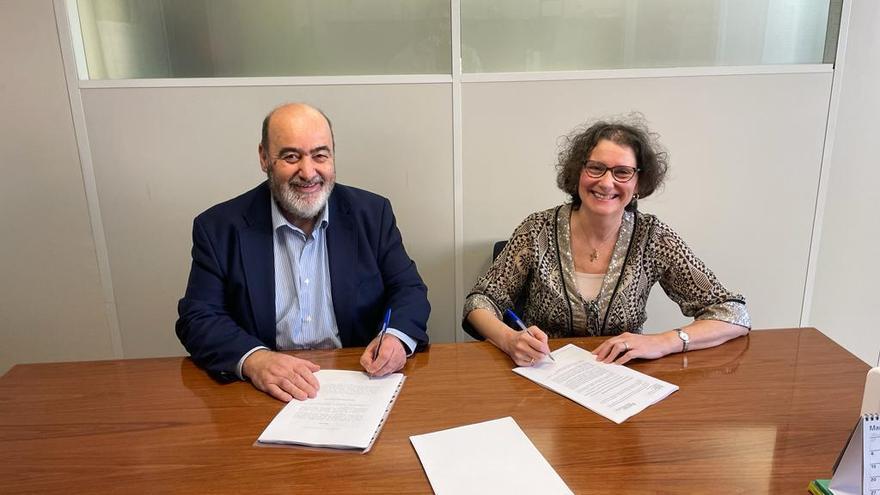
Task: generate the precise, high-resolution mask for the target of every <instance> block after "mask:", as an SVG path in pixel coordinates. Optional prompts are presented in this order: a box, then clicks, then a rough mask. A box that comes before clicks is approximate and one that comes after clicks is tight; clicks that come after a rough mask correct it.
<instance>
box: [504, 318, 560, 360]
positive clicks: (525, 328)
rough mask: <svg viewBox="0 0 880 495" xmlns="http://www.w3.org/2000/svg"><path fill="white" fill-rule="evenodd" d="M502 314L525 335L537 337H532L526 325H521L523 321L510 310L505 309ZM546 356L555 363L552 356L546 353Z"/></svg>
mask: <svg viewBox="0 0 880 495" xmlns="http://www.w3.org/2000/svg"><path fill="white" fill-rule="evenodd" d="M504 314H505V315H506V316H507V317H508V318H510V319H511V320H513V323H515V324H516V326H518V327H519V329H520V330H522V331H523V332H525V333H527V334H529V335H531V336H532V337H534V338H537V337H535V335H534V334H533V333H532V332H530V331H529V329H528V327H526V324H525V323H523V321H522V320H520V319H519V316H516V313H514V312H513V311H512V310H510V309H505V310H504ZM546 356H547V357H548V358H550V360H551V361H553V362H554V363H555V362H556V359H555V358H554V357H553V354H550V353H549V352H548V353H547V354H546Z"/></svg>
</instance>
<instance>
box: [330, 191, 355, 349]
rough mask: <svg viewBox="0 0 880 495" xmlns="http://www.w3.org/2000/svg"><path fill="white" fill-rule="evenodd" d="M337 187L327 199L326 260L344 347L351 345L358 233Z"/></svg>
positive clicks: (340, 337) (349, 210)
mask: <svg viewBox="0 0 880 495" xmlns="http://www.w3.org/2000/svg"><path fill="white" fill-rule="evenodd" d="M340 189H341V187H340V186H339V185H337V186H336V188H335V189H334V191H333V193H332V194H331V195H330V201H329V204H328V207H329V208H330V222H329V224H328V225H327V257H328V262H329V263H330V293H331V295H332V297H333V312H334V313H335V314H336V326H337V328H338V329H339V339H340V340H341V341H342V345H343V347H349V346H351V345H352V342H351V338H352V325H353V324H354V317H353V314H352V312H353V308H354V304H353V300H354V298H355V297H356V295H355V279H356V277H355V275H354V274H355V268H356V264H355V263H356V261H357V252H358V246H357V240H358V239H357V233H356V229H355V225H354V221H353V219H352V217H351V209H350V206H349V205H348V203H347V202H346V201H345V198H344V196H343V192H344V191H341V190H340Z"/></svg>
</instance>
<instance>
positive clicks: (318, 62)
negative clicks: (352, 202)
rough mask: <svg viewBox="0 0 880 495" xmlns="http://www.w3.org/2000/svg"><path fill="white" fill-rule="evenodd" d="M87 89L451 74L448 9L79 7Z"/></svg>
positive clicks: (276, 4) (385, 1) (203, 0)
mask: <svg viewBox="0 0 880 495" xmlns="http://www.w3.org/2000/svg"><path fill="white" fill-rule="evenodd" d="M76 7H77V9H78V14H79V19H80V26H79V27H80V28H81V32H82V38H83V45H84V51H85V56H86V64H87V67H88V73H89V78H90V79H128V78H152V77H237V76H316V75H322V76H323V75H363V74H449V73H451V55H450V53H451V49H450V14H449V12H450V4H449V1H448V0H76Z"/></svg>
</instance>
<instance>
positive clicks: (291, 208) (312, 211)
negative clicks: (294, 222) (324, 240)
mask: <svg viewBox="0 0 880 495" xmlns="http://www.w3.org/2000/svg"><path fill="white" fill-rule="evenodd" d="M266 175H267V176H268V177H269V189H270V190H271V191H272V198H274V199H275V201H276V202H277V203H278V206H279V207H280V208H281V209H282V210H284V212H285V213H287V214H289V215H292V216H293V217H294V218H300V219H304V220H306V219H313V218H315V217H317V216H318V214H319V213H321V210H323V209H324V206H326V205H327V200H328V199H329V198H330V193H331V192H333V186H335V185H336V179H335V177H331V178H330V179H328V180H325V181H324V184H323V185H322V186H321V190H320V192H319V193H318V196H317V198H315V199H314V200H312V201H309V200H307V199H306V198H305V197H303V196H302V195H300V194H298V193H297V192H296V191H295V190H294V188H293V186H292V185H291V183H290V182H283V181H279V180H278V179H277V178H276V177H275V174H274V173H273V172H272V169H271V168H270V169H269V171H268V172H267V174H266Z"/></svg>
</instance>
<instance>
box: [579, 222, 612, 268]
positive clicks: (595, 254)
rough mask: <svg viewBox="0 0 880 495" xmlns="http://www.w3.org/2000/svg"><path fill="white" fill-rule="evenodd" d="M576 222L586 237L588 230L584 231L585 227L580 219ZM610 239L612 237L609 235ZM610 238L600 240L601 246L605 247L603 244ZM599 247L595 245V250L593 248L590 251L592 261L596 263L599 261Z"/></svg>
mask: <svg viewBox="0 0 880 495" xmlns="http://www.w3.org/2000/svg"><path fill="white" fill-rule="evenodd" d="M574 223H575V224H576V226H577V227H578V230H580V231H581V232H582V233H583V235H584V238H586V232H585V231H584V227H583V226H582V225H581V224H580V222H579V221H578V222H574ZM609 239H610V237H609ZM609 239H605V240H603V241H600V242H599V247H603V245H604V244H605V243H606V242H608V240H609ZM585 240H586V239H585ZM599 247H594V248H592V249H593V250H592V252H590V263H596V262H597V261H599Z"/></svg>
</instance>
